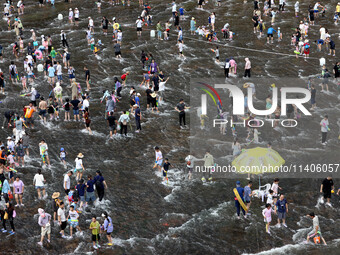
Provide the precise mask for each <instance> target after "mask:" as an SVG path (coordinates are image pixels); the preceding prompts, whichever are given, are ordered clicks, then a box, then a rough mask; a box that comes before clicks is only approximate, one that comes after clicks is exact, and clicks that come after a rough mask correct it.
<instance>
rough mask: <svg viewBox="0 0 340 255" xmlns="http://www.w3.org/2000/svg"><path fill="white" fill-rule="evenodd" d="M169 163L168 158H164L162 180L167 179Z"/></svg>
mask: <svg viewBox="0 0 340 255" xmlns="http://www.w3.org/2000/svg"><path fill="white" fill-rule="evenodd" d="M170 166H171V164H170V163H169V159H167V158H165V159H164V164H163V177H164V179H163V181H167V180H168V170H169V168H170Z"/></svg>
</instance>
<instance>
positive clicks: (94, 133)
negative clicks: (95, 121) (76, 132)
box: [80, 128, 107, 138]
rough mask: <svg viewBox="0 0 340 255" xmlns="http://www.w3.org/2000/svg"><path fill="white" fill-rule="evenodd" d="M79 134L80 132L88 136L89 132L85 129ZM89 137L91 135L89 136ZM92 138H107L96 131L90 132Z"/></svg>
mask: <svg viewBox="0 0 340 255" xmlns="http://www.w3.org/2000/svg"><path fill="white" fill-rule="evenodd" d="M80 132H82V133H83V134H87V135H90V133H89V131H87V130H86V129H85V128H84V129H82V130H80ZM90 136H91V135H90ZM92 136H96V137H102V138H106V137H107V134H103V133H100V132H98V131H94V130H92Z"/></svg>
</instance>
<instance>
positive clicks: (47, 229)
mask: <svg viewBox="0 0 340 255" xmlns="http://www.w3.org/2000/svg"><path fill="white" fill-rule="evenodd" d="M46 234H48V235H49V234H51V225H49V226H47V227H41V236H45V235H46Z"/></svg>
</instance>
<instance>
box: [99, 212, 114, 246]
mask: <svg viewBox="0 0 340 255" xmlns="http://www.w3.org/2000/svg"><path fill="white" fill-rule="evenodd" d="M102 217H104V218H105V220H104V224H103V228H104V231H106V237H107V240H108V241H109V242H108V244H107V245H110V246H112V237H111V234H112V232H113V223H112V219H111V217H110V216H109V215H108V214H107V212H104V213H103V214H102Z"/></svg>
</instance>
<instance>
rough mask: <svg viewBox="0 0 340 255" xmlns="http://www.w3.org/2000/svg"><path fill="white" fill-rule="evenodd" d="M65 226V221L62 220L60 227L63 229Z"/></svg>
mask: <svg viewBox="0 0 340 255" xmlns="http://www.w3.org/2000/svg"><path fill="white" fill-rule="evenodd" d="M66 226H67V221H62V222H61V225H60V229H61V230H64V229H65V228H66Z"/></svg>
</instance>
